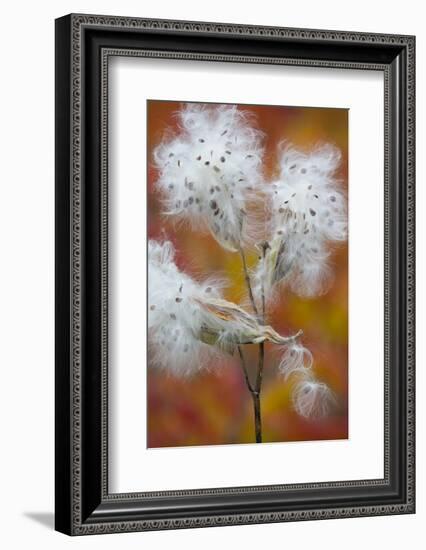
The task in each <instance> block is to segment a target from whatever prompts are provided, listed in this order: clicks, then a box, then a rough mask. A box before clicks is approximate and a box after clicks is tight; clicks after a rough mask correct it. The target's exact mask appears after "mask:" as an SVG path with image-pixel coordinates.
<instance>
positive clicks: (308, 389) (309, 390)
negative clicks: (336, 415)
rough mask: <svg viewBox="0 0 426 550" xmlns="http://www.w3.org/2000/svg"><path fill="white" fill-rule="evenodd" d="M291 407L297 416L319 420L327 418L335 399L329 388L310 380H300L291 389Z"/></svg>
mask: <svg viewBox="0 0 426 550" xmlns="http://www.w3.org/2000/svg"><path fill="white" fill-rule="evenodd" d="M292 400H293V406H294V408H295V410H296V412H297V413H298V414H300V415H301V416H304V417H306V418H308V417H316V418H321V417H324V416H327V414H328V413H329V411H330V408H331V406H332V405H333V403H334V401H335V398H334V395H333V393H332V391H331V390H330V388H329V387H328V386H327V385H326V384H324V383H323V382H317V381H316V380H314V379H312V378H309V377H308V378H302V379H301V380H299V381H298V382H297V383H296V385H295V387H294V389H293V396H292Z"/></svg>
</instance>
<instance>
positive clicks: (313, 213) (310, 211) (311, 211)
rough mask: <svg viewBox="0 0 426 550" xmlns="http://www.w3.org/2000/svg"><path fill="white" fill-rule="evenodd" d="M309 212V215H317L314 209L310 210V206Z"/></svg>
mask: <svg viewBox="0 0 426 550" xmlns="http://www.w3.org/2000/svg"><path fill="white" fill-rule="evenodd" d="M309 213H310V215H311V216H316V215H317V213H316V212H315V210H312V208H309Z"/></svg>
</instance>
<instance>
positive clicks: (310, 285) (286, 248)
mask: <svg viewBox="0 0 426 550" xmlns="http://www.w3.org/2000/svg"><path fill="white" fill-rule="evenodd" d="M339 164H340V152H339V151H338V150H337V149H336V148H334V147H332V146H331V145H324V146H322V147H319V148H317V149H316V150H314V151H313V152H312V153H310V154H305V153H302V152H300V151H297V150H296V149H293V148H286V149H284V150H283V152H282V155H281V159H280V174H279V177H278V179H277V180H276V181H274V182H273V183H272V184H269V185H265V192H266V197H267V202H268V205H269V209H270V223H269V229H270V237H269V243H268V244H269V247H268V248H267V250H266V253H265V256H264V257H263V258H262V259H261V260H260V261H259V264H258V266H257V269H256V272H255V281H256V292H257V294H258V295H260V294H261V293H262V292H264V294H265V298H266V299H267V300H268V299H270V298H271V297H272V296H273V293H274V289H275V288H276V287H277V285H279V284H280V283H285V284H288V286H289V287H290V289H291V290H292V291H293V292H295V293H297V294H299V295H301V296H308V297H310V296H315V295H318V294H321V293H322V292H324V291H325V290H327V286H328V281H329V277H330V268H329V265H328V261H329V257H330V254H331V250H332V245H333V244H335V243H338V242H342V241H345V240H346V239H347V212H346V198H345V196H344V194H343V192H342V189H341V185H340V182H339V181H338V179H337V178H336V177H335V174H336V171H337V169H338V167H339Z"/></svg>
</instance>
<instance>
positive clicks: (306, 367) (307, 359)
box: [278, 340, 313, 380]
mask: <svg viewBox="0 0 426 550" xmlns="http://www.w3.org/2000/svg"><path fill="white" fill-rule="evenodd" d="M312 364H313V357H312V353H311V352H310V351H309V350H308V349H307V348H305V347H304V346H303V345H302V344H300V343H299V342H298V341H297V340H294V341H293V342H290V343H289V344H288V345H287V346H286V347H285V349H284V353H283V354H282V356H281V360H280V363H279V365H278V370H279V371H280V372H281V374H283V375H284V379H285V380H288V378H289V377H290V376H291V375H292V374H293V373H302V374H306V373H309V372H310V370H311V368H312Z"/></svg>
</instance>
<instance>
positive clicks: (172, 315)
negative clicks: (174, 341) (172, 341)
mask: <svg viewBox="0 0 426 550" xmlns="http://www.w3.org/2000/svg"><path fill="white" fill-rule="evenodd" d="M170 319H173V321H176V315H175V314H174V313H170Z"/></svg>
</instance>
